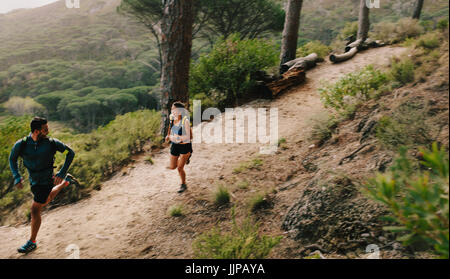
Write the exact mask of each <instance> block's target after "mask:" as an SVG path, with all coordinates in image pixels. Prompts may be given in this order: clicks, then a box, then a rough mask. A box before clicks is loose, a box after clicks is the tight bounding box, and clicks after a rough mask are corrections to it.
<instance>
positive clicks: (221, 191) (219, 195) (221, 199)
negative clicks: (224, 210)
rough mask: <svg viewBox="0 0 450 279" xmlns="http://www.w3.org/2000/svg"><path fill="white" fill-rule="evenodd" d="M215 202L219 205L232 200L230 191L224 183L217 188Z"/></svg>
mask: <svg viewBox="0 0 450 279" xmlns="http://www.w3.org/2000/svg"><path fill="white" fill-rule="evenodd" d="M214 202H215V204H216V205H219V206H220V205H224V204H227V203H229V202H230V192H229V191H228V189H227V188H225V187H224V186H223V185H220V186H219V187H217V190H216V192H215V193H214Z"/></svg>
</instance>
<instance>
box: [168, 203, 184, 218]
mask: <svg viewBox="0 0 450 279" xmlns="http://www.w3.org/2000/svg"><path fill="white" fill-rule="evenodd" d="M168 212H169V215H170V216H172V217H181V216H183V215H184V213H183V207H182V206H181V205H172V206H171V207H170V208H169V210H168Z"/></svg>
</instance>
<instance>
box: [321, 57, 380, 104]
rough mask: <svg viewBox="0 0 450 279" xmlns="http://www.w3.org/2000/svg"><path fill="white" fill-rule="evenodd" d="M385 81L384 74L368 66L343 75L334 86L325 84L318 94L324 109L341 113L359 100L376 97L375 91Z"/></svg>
mask: <svg viewBox="0 0 450 279" xmlns="http://www.w3.org/2000/svg"><path fill="white" fill-rule="evenodd" d="M386 81H387V77H386V74H384V73H382V72H381V71H380V70H376V69H374V67H373V66H372V65H369V66H366V67H365V68H364V69H363V70H361V71H359V72H355V73H350V74H347V75H345V76H344V77H343V78H341V79H340V80H339V81H338V82H336V83H335V84H325V86H324V87H322V88H320V89H319V93H320V97H321V99H322V102H323V103H324V104H325V106H326V107H332V108H334V109H336V110H338V111H342V110H345V109H346V108H347V107H348V106H350V105H354V104H355V103H357V102H359V101H361V100H368V99H370V98H373V97H376V95H377V90H378V89H379V88H381V86H382V85H383V84H384V83H385V82H386Z"/></svg>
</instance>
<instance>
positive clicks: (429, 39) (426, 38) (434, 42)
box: [417, 32, 441, 49]
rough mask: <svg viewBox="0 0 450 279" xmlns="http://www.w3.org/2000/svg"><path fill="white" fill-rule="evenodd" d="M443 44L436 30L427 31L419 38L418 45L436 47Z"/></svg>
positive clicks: (428, 47) (427, 47) (429, 47)
mask: <svg viewBox="0 0 450 279" xmlns="http://www.w3.org/2000/svg"><path fill="white" fill-rule="evenodd" d="M440 44H441V42H440V39H439V35H438V34H437V33H435V32H432V33H427V34H425V35H423V36H421V37H420V38H419V39H418V40H417V46H419V47H422V48H425V49H435V48H437V47H439V46H440Z"/></svg>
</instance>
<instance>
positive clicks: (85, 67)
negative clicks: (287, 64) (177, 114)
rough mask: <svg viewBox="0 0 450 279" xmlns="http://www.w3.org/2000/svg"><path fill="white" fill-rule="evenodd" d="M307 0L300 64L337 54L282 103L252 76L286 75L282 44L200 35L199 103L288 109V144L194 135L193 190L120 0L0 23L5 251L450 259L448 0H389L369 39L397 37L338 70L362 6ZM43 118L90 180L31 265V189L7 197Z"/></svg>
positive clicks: (57, 210) (153, 62)
mask: <svg viewBox="0 0 450 279" xmlns="http://www.w3.org/2000/svg"><path fill="white" fill-rule="evenodd" d="M270 1H272V0H270ZM274 1H275V0H274ZM278 2H283V1H278ZM284 2H285V1H284ZM304 2H305V3H304V8H303V11H302V17H301V27H300V31H299V32H300V39H299V42H298V46H299V47H300V48H299V49H297V56H306V55H307V54H310V53H312V52H317V53H319V52H320V55H321V56H323V57H324V58H325V59H324V60H323V61H322V62H319V63H318V65H317V66H316V67H314V68H312V69H310V70H308V71H307V73H306V80H305V81H304V82H303V83H302V84H300V85H296V86H294V87H292V88H290V89H288V90H286V91H284V92H283V93H281V94H279V95H277V96H276V97H274V98H272V99H260V98H258V96H260V95H258V94H259V93H260V92H257V91H258V88H261V87H258V86H259V85H261V83H260V82H258V81H256V80H254V77H253V74H254V73H255V72H257V73H261V72H262V70H264V71H266V73H269V74H268V75H266V76H269V75H270V74H271V73H274V72H278V57H279V42H280V37H281V34H279V33H277V32H272V33H270V32H269V34H268V35H267V33H266V35H265V36H262V37H261V38H257V39H242V38H240V37H239V35H236V34H234V35H232V36H230V38H228V39H227V40H224V39H218V40H217V41H215V42H206V45H207V46H206V47H205V48H202V47H201V46H200V45H201V43H203V41H202V40H203V39H195V40H194V52H196V54H195V55H193V56H192V64H191V68H190V82H189V86H190V87H189V94H190V97H191V98H190V99H191V101H192V100H193V99H200V100H202V108H203V109H205V108H207V107H219V108H223V107H229V106H234V105H236V106H238V107H239V108H246V107H251V108H265V109H269V108H277V109H278V117H279V122H278V125H279V126H278V132H279V134H278V138H279V140H278V145H277V146H278V150H277V152H275V154H270V155H268V154H261V153H260V152H258V151H259V148H260V146H261V144H259V143H258V144H248V143H239V144H237V143H234V144H228V143H227V144H211V143H206V140H204V142H203V143H194V144H193V149H194V152H193V157H192V159H191V163H190V164H189V165H186V166H185V169H186V173H187V183H188V190H187V191H186V192H184V193H183V194H182V195H180V194H177V192H176V191H177V189H178V187H179V177H178V173H177V171H176V170H174V171H169V170H168V169H167V168H166V166H167V164H168V160H169V158H168V153H169V150H168V149H169V148H168V146H166V145H165V144H161V136H160V135H159V129H160V122H161V115H160V112H159V111H158V110H159V109H160V98H161V96H160V93H159V89H158V87H159V84H158V83H159V65H158V61H157V60H158V54H157V53H158V52H157V50H156V48H155V44H154V42H153V39H152V37H151V36H150V34H149V32H148V30H146V29H145V28H144V27H142V26H141V25H139V24H137V23H135V22H133V20H132V19H130V18H127V17H124V16H122V15H119V14H117V13H116V10H115V9H116V7H117V5H118V4H119V3H120V1H119V0H91V1H84V2H83V5H82V8H81V9H67V8H65V5H64V1H58V2H56V3H54V4H50V5H47V6H44V7H41V8H36V9H29V10H17V11H14V12H11V13H8V14H6V15H0V40H1V41H2V44H1V45H0V225H3V226H2V227H0V258H65V257H67V256H69V253H68V252H67V251H68V250H67V247H78V248H79V249H80V250H79V251H80V257H81V258H204V257H207V258H208V257H209V256H211V255H212V256H214V257H218V258H223V257H232V258H249V257H250V258H251V257H257V258H258V257H261V258H264V257H269V258H286V259H297V258H324V257H325V258H367V257H373V256H379V257H381V258H396V259H397V258H411V259H417V258H435V257H437V256H442V257H447V258H448V245H447V247H444V246H445V243H447V244H448V222H446V221H445V220H447V219H448V150H449V137H448V132H449V117H448V116H449V110H448V98H449V95H448V92H449V83H448V68H449V65H448V53H449V49H448V2H444V1H442V0H435V1H428V2H426V3H427V4H426V5H425V7H424V11H423V17H422V20H420V21H414V20H412V19H410V13H411V9H412V5H411V4H412V2H413V1H406V0H405V1H394V0H389V1H388V0H386V1H382V7H381V9H375V10H373V11H371V22H372V29H371V32H370V33H369V35H370V36H371V37H372V36H373V37H372V38H375V39H380V38H383V40H384V41H385V43H386V44H385V45H384V46H382V47H374V48H369V49H366V50H363V49H362V50H360V51H359V52H358V53H357V54H356V55H355V56H354V57H353V58H352V59H350V60H347V61H345V62H342V63H337V64H332V63H331V62H330V61H329V59H328V54H330V53H332V52H333V53H335V52H340V51H341V45H342V44H343V43H344V38H345V37H347V36H348V35H351V34H354V33H355V32H356V29H355V27H357V25H356V24H355V22H354V21H355V20H356V19H357V13H358V11H357V9H356V8H355V7H356V6H357V2H358V1H356V0H352V1H340V2H339V3H338V2H337V1H332V0H321V1H313V0H309V1H304ZM3 42H5V43H3ZM197 56H198V57H199V59H197V58H198V57H197ZM265 85H267V84H264V86H265ZM33 114H40V115H44V116H46V117H48V119H49V120H50V122H49V125H50V130H51V133H50V136H52V137H56V138H58V139H60V140H62V141H63V142H65V143H67V144H69V145H70V146H71V147H72V148H73V149H74V150H75V151H76V157H75V160H74V161H73V163H72V165H71V167H70V173H72V174H73V175H75V176H76V177H77V178H78V180H79V182H80V185H79V187H74V186H71V187H69V188H67V189H65V190H63V191H62V193H61V194H60V195H59V196H58V198H57V199H56V200H55V201H54V202H52V203H51V204H50V205H49V206H48V207H47V208H46V209H45V212H44V215H43V226H42V228H41V231H40V232H39V236H38V241H39V249H38V250H36V251H35V252H33V253H30V254H28V255H19V254H17V252H16V249H17V247H18V245H20V244H23V243H21V242H22V241H23V240H24V239H26V238H27V237H28V235H29V229H30V226H29V225H30V224H29V219H30V218H31V217H30V216H31V213H30V208H29V202H30V201H31V199H32V194H31V192H30V187H28V185H26V186H25V187H24V188H23V189H17V188H15V187H13V186H14V185H13V183H12V180H11V172H10V171H9V165H8V155H9V152H10V150H11V146H12V145H13V144H14V142H15V141H16V140H17V139H18V138H21V137H23V136H24V135H26V134H27V133H28V131H29V119H30V117H31V116H30V115H33ZM225 116H226V114H225V113H221V114H220V115H219V116H217V117H215V119H214V120H213V121H204V122H202V123H201V124H200V125H197V126H195V127H193V129H194V134H195V133H199V132H200V131H203V133H206V134H209V135H211V134H210V132H211V130H212V129H211V128H217V127H218V128H220V129H222V128H223V127H222V126H219V125H222V123H221V122H218V121H217V120H219V119H223V118H225ZM243 125H244V126H243V128H244V129H245V130H246V131H245V134H248V133H249V132H250V128H249V126H250V125H245V123H244V124H243ZM271 128H272V127H271ZM222 136H223V134H222ZM432 146H434V147H438V148H440V149H436V150H433V151H429V150H430V148H431V147H432ZM432 152H434V153H432ZM443 154H445V155H446V157H445V158H444V157H443ZM443 158H444V159H443ZM63 160H64V156H63V155H61V154H58V155H57V157H56V162H55V165H56V166H57V167H60V166H61V165H62V163H63ZM19 167H20V168H21V171H22V173H25V169H24V166H23V165H20V166H19ZM392 177H393V178H392ZM25 178H27V175H25ZM26 184H28V183H26ZM414 187H415V188H414ZM416 190H417V191H416ZM403 196H406V197H407V198H404V199H403V201H401V200H402V198H403ZM402 202H403V203H402ZM398 208H401V210H398ZM411 208H413V209H411ZM396 209H397V210H396ZM390 214H391V215H393V214H397V215H395V216H390V217H386V215H390ZM408 214H409V215H408ZM442 215H444V218H442ZM405 216H406V217H405ZM423 216H426V218H424V217H423ZM442 219H444V221H442ZM235 221H236V222H235ZM399 226H401V227H399ZM389 228H391V229H392V231H390V230H389ZM404 230H406V231H413V235H412V236H411V235H409V234H407V233H406V232H405V231H404ZM428 231H431V232H432V235H431V236H430V234H428V235H427V234H426V233H427V232H428ZM67 232H70V233H67ZM436 235H437V236H436ZM398 237H400V238H398ZM402 239H403V241H402ZM413 240H414V241H415V242H414V241H413ZM417 240H420V241H417ZM426 241H428V242H426ZM445 241H447V242H445ZM441 242H443V243H441ZM222 244H223V246H221V245H222ZM73 245H75V246H73ZM226 245H230V246H229V247H226ZM370 245H376V247H377V248H379V249H380V253H379V254H372V255H370V254H368V250H367V249H368V248H370V247H373V246H370ZM230 247H231V248H230ZM236 247H238V248H236ZM442 247H444V248H442ZM240 249H241V250H240ZM369 250H370V249H369ZM230 251H231V252H230ZM269 252H270V253H269ZM230 253H236V254H230ZM258 253H259V254H258ZM230 255H231V256H230Z"/></svg>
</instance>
